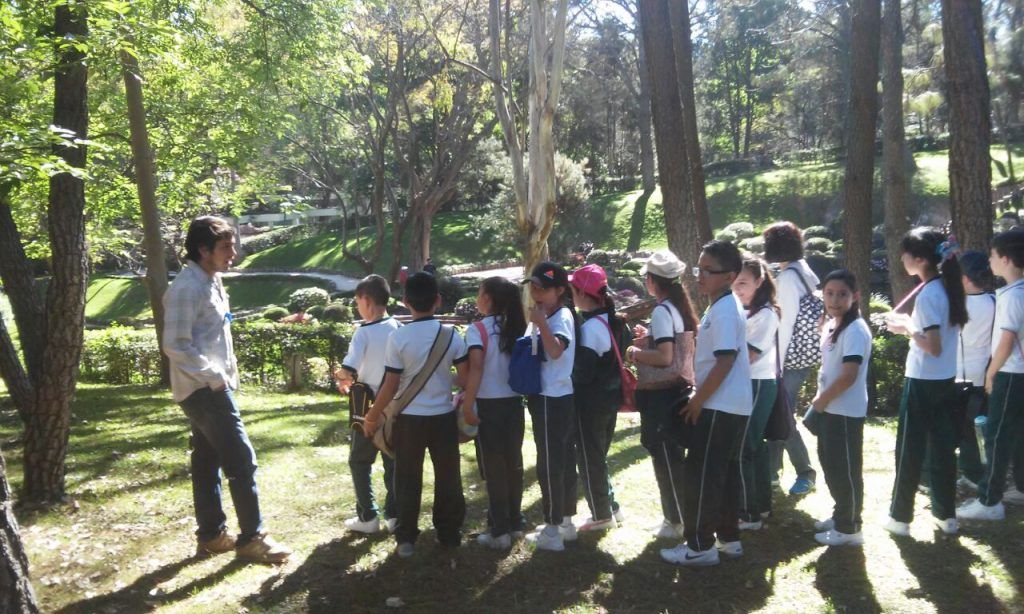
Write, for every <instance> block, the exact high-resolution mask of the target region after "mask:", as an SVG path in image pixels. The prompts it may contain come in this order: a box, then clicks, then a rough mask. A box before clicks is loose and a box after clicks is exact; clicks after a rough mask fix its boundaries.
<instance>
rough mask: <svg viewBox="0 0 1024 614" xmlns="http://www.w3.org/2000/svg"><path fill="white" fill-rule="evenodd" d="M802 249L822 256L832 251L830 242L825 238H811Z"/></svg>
mask: <svg viewBox="0 0 1024 614" xmlns="http://www.w3.org/2000/svg"><path fill="white" fill-rule="evenodd" d="M804 248H805V249H807V250H810V251H816V252H821V253H823V254H824V253H827V252H830V251H832V241H831V240H830V239H826V238H825V237H811V238H810V239H807V241H805V242H804Z"/></svg>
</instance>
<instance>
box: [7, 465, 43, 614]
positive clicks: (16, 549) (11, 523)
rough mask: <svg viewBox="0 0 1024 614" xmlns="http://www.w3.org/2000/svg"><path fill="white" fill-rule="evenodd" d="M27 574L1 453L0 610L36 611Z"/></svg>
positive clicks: (34, 598)
mask: <svg viewBox="0 0 1024 614" xmlns="http://www.w3.org/2000/svg"><path fill="white" fill-rule="evenodd" d="M38 611H39V606H38V605H36V596H35V593H34V592H33V591H32V583H31V582H30V581H29V577H28V556H26V555H25V548H24V546H22V544H21V535H20V533H19V530H18V519H17V518H15V517H14V499H13V497H12V496H11V489H10V487H9V486H8V485H7V467H6V466H5V465H4V457H3V454H2V453H0V612H18V613H29V612H38Z"/></svg>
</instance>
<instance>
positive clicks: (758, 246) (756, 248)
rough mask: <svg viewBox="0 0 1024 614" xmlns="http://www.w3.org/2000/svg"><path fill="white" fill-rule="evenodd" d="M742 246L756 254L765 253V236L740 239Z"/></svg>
mask: <svg viewBox="0 0 1024 614" xmlns="http://www.w3.org/2000/svg"><path fill="white" fill-rule="evenodd" d="M740 247H741V248H743V249H745V250H747V251H748V252H751V253H754V254H763V253H764V237H761V236H757V237H750V238H749V239H743V240H742V241H740Z"/></svg>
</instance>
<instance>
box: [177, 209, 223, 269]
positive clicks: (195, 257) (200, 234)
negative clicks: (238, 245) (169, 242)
mask: <svg viewBox="0 0 1024 614" xmlns="http://www.w3.org/2000/svg"><path fill="white" fill-rule="evenodd" d="M234 236H235V228H234V227H233V226H232V225H231V223H230V222H228V221H227V220H225V219H224V218H222V217H217V216H215V215H204V216H202V217H197V218H196V219H194V220H192V223H191V224H189V225H188V233H187V234H186V235H185V257H186V258H188V259H189V260H191V261H192V262H195V263H198V262H199V260H200V258H201V255H200V253H199V248H200V247H205V248H206V249H208V250H210V251H213V250H214V248H216V247H217V242H218V241H220V240H221V239H227V238H229V237H234Z"/></svg>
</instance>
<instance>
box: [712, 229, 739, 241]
mask: <svg viewBox="0 0 1024 614" xmlns="http://www.w3.org/2000/svg"><path fill="white" fill-rule="evenodd" d="M715 239H717V240H719V241H728V242H729V243H735V242H736V241H738V240H739V237H738V236H737V235H736V233H735V232H733V231H731V230H729V229H728V228H726V229H723V230H719V231H718V234H716V235H715Z"/></svg>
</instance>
